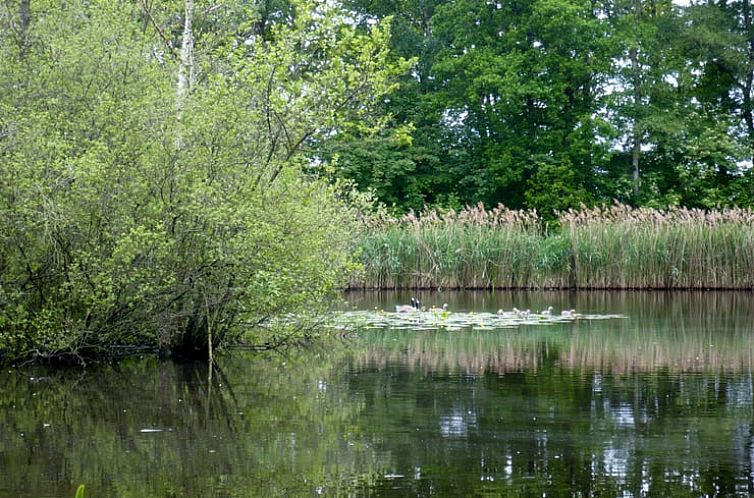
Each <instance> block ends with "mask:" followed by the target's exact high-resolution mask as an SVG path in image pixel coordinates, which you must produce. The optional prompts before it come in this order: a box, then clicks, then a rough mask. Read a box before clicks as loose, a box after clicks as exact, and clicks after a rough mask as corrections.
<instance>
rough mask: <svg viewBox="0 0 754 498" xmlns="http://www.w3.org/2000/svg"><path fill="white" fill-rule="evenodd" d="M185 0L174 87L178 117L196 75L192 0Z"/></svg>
mask: <svg viewBox="0 0 754 498" xmlns="http://www.w3.org/2000/svg"><path fill="white" fill-rule="evenodd" d="M185 1H186V15H185V20H184V24H183V39H182V42H181V59H180V62H179V65H178V87H177V89H176V99H175V101H176V109H177V110H178V119H179V120H180V118H181V115H182V113H183V105H184V103H185V102H186V95H188V93H189V91H190V90H191V87H192V86H193V85H194V79H195V78H196V75H195V73H194V33H193V31H192V28H191V21H192V17H193V12H192V10H193V8H192V0H185Z"/></svg>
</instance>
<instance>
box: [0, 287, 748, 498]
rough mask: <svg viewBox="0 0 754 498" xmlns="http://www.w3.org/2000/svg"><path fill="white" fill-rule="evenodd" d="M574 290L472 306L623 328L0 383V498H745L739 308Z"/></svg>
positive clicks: (713, 301)
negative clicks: (575, 314)
mask: <svg viewBox="0 0 754 498" xmlns="http://www.w3.org/2000/svg"><path fill="white" fill-rule="evenodd" d="M577 296H578V295H577ZM581 296H582V297H573V296H570V295H568V294H563V295H560V294H558V295H555V294H541V295H539V294H527V295H512V294H511V295H505V294H502V295H499V296H496V297H495V299H492V298H490V299H489V300H488V301H486V305H487V306H488V308H489V309H497V308H498V307H503V306H501V304H502V305H507V306H505V307H508V308H509V307H511V306H512V305H516V304H522V306H519V307H530V308H533V309H538V308H540V307H541V306H536V305H537V304H539V303H540V302H541V303H546V302H550V303H552V304H553V305H554V306H556V309H559V308H560V307H561V305H566V306H562V307H567V308H571V307H575V308H577V309H589V310H590V311H593V312H612V313H615V312H618V313H623V314H626V315H628V316H629V318H628V319H627V320H622V321H617V322H616V321H610V322H597V323H579V322H577V323H575V324H564V325H557V326H551V327H544V328H542V327H540V328H521V329H517V330H507V331H503V332H491V331H484V332H454V333H437V332H425V331H422V332H410V331H409V332H406V331H400V332H390V331H381V332H375V333H370V334H362V335H359V336H357V337H355V338H354V339H352V340H351V341H350V342H348V343H346V344H342V343H337V344H330V343H329V344H325V345H323V346H322V347H321V348H319V349H317V350H303V349H291V350H288V351H284V352H278V353H274V354H247V353H243V352H235V353H232V354H230V355H227V356H224V357H222V358H220V361H219V365H218V369H217V370H215V371H214V373H213V376H212V382H211V383H209V382H208V375H207V373H208V371H207V365H206V364H176V363H171V362H160V361H158V360H156V359H151V358H146V359H132V360H129V361H126V362H123V363H121V364H118V365H116V366H100V367H97V368H95V369H91V370H89V371H87V372H86V373H81V372H74V371H71V370H67V371H45V370H43V369H41V368H34V369H31V370H12V371H10V372H9V371H4V372H3V373H2V374H0V386H1V387H2V390H1V391H0V496H14V497H15V496H20V497H52V496H55V497H58V496H73V494H74V492H75V487H76V485H77V484H78V483H81V482H83V483H86V485H87V495H88V496H108V497H143V496H155V497H170V496H216V497H236V496H238V497H241V496H318V495H321V496H542V495H543V494H547V496H700V495H709V496H735V495H740V496H748V495H750V494H754V486H753V484H752V483H754V465H753V463H754V462H753V460H754V431H753V429H752V419H753V418H754V414H753V413H752V401H753V393H752V368H751V366H752V358H754V334H752V332H751V330H750V325H749V321H748V319H747V318H748V317H749V316H751V312H752V310H751V309H750V307H751V304H749V303H748V300H747V299H743V298H741V297H740V296H742V295H741V294H715V295H707V296H706V297H704V296H701V295H699V296H697V295H693V294H684V295H653V294H633V295H617V296H616V295H614V294H613V295H610V294H608V295H602V294H594V295H586V296H584V295H581ZM620 296H623V297H621V299H619V297H620ZM451 297H452V296H451ZM493 297H494V296H493ZM378 299H379V298H378ZM463 299H467V300H469V302H471V300H472V299H479V296H475V297H473V298H472V297H463V296H461V297H459V298H458V299H457V300H456V302H455V308H454V304H451V309H458V308H460V307H461V306H462V303H461V301H462V300H463ZM558 299H560V301H558ZM570 299H576V300H577V302H573V301H570V302H569V300H570ZM579 299H582V300H585V301H581V302H579V301H578V300H579ZM423 300H424V301H425V302H431V299H427V298H426V297H424V299H423ZM441 300H442V301H444V302H445V301H447V302H449V303H452V302H453V301H452V299H447V296H443V298H442V299H441ZM506 300H507V301H506ZM514 300H519V301H521V302H519V301H514ZM361 305H363V306H365V307H366V306H369V307H370V309H371V307H372V306H373V304H372V303H370V302H367V301H364V302H363V303H362V304H361ZM527 305H528V306H527ZM472 306H478V302H475V303H472V304H470V305H469V306H468V307H469V308H471V307H472ZM478 307H480V308H481V306H478ZM142 430H144V431H145V432H142ZM28 476H34V478H33V479H30V478H29V477H28Z"/></svg>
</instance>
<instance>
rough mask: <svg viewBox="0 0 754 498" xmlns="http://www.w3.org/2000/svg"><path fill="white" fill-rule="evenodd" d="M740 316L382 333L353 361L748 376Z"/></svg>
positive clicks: (749, 354)
mask: <svg viewBox="0 0 754 498" xmlns="http://www.w3.org/2000/svg"><path fill="white" fill-rule="evenodd" d="M746 320H747V318H746V315H733V316H730V317H722V318H720V319H719V320H718V319H716V317H715V315H714V314H713V312H712V310H708V313H699V314H690V315H683V314H670V315H666V316H663V317H659V316H657V315H653V313H652V310H650V311H649V312H648V314H647V315H645V316H644V317H632V318H631V319H628V320H623V321H609V322H607V321H605V322H576V323H573V324H567V325H558V326H552V327H548V328H546V329H539V330H535V329H534V328H525V327H524V328H520V329H517V330H501V331H494V332H491V331H484V332H482V331H474V332H455V333H442V332H441V333H412V334H403V335H401V336H398V337H396V335H392V334H387V335H383V336H381V337H382V339H379V338H378V337H377V336H375V337H373V338H370V339H366V340H367V342H368V343H370V345H369V347H367V348H366V349H365V350H364V353H363V354H362V355H361V356H360V358H359V360H358V364H359V365H361V366H366V365H370V366H373V367H377V368H383V367H385V366H387V365H388V364H394V363H397V364H401V365H404V366H405V367H406V368H408V369H413V370H419V371H421V372H424V373H432V372H438V371H439V372H450V371H452V372H456V373H462V374H465V375H475V374H481V373H485V372H487V373H489V372H494V373H497V374H500V375H501V374H505V373H509V372H522V371H525V370H528V371H533V372H536V371H538V370H539V369H541V368H544V367H545V366H547V367H550V368H565V369H568V370H598V371H602V372H611V373H615V374H625V373H630V372H635V371H640V372H651V371H657V370H668V371H675V372H751V371H752V367H754V335H752V334H751V332H750V330H749V328H748V327H747V326H746Z"/></svg>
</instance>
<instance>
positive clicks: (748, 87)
mask: <svg viewBox="0 0 754 498" xmlns="http://www.w3.org/2000/svg"><path fill="white" fill-rule="evenodd" d="M742 7H743V9H742V10H743V17H744V26H743V28H744V32H745V33H746V35H747V36H748V37H749V51H748V54H747V61H748V63H749V64H748V66H749V67H751V64H752V62H754V33H752V22H751V21H752V20H751V5H750V3H749V0H744V1H743V5H742ZM753 86H754V72H752V70H751V69H747V70H746V78H745V80H744V88H743V109H742V113H743V118H744V121H745V123H746V132H747V133H748V135H749V136H748V139H749V147H750V148H751V149H752V152H754V115H753V113H754V109H752V98H751V97H752V95H751V94H752V87H753Z"/></svg>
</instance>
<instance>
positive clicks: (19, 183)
mask: <svg viewBox="0 0 754 498" xmlns="http://www.w3.org/2000/svg"><path fill="white" fill-rule="evenodd" d="M272 3H273V2H256V3H255V2H251V3H244V2H227V3H222V4H220V3H216V2H209V1H205V0H180V1H178V0H176V1H167V2H152V1H148V0H143V1H116V2H113V1H110V0H64V1H50V0H17V1H4V2H0V61H1V63H0V359H2V357H3V356H5V357H6V358H11V359H12V358H21V357H43V358H44V357H60V356H64V355H69V356H70V357H73V358H80V357H85V356H91V355H102V354H117V353H118V352H122V351H133V350H135V349H139V348H149V349H159V350H163V351H172V352H177V353H181V354H186V355H190V356H194V355H198V354H201V355H204V354H206V353H207V352H208V350H210V351H211V348H212V346H217V345H219V344H222V343H224V342H225V341H227V340H228V339H229V338H230V337H231V336H236V335H237V334H238V333H239V332H242V331H249V330H253V331H256V333H255V335H254V337H253V339H254V343H255V344H256V345H262V346H264V345H267V346H269V345H274V344H277V343H279V342H281V341H284V340H286V339H288V338H289V337H291V334H294V332H296V331H295V330H291V331H285V333H284V335H280V334H279V333H277V332H276V333H275V334H272V335H271V334H269V333H266V332H265V331H266V330H267V329H266V328H265V325H266V324H268V323H269V322H270V319H271V318H272V317H275V316H279V315H281V314H287V313H297V315H298V316H302V315H305V314H306V313H307V312H311V313H314V312H316V311H317V310H319V309H320V308H322V307H323V306H326V305H327V303H328V297H329V296H332V295H333V293H334V292H337V291H338V290H339V289H341V288H342V287H343V285H344V282H345V279H346V276H347V274H348V272H349V271H350V269H351V266H352V260H351V250H350V245H351V244H352V237H353V232H354V230H355V227H354V220H355V219H356V216H355V213H354V211H353V210H352V208H351V207H350V206H351V205H353V203H351V202H348V197H349V195H350V194H349V191H348V190H345V189H343V188H341V187H339V186H338V185H335V186H333V185H332V183H331V182H329V181H327V180H325V179H322V178H320V176H319V175H317V174H316V172H312V171H311V168H308V169H307V172H306V173H304V172H303V171H302V168H303V165H304V164H305V163H306V161H305V156H304V155H303V154H302V152H301V150H302V147H303V146H304V145H305V144H306V143H308V142H309V141H316V140H318V139H320V138H321V137H327V136H329V135H331V134H332V130H333V129H334V128H335V127H336V125H337V126H344V123H345V124H347V123H351V122H358V123H359V124H361V125H363V124H368V122H369V119H368V118H369V116H370V113H371V110H372V108H373V105H372V104H373V103H374V101H375V100H376V99H379V98H380V96H381V95H382V94H384V93H385V92H387V91H388V90H389V89H390V87H391V85H392V79H393V78H392V74H393V73H394V72H397V71H403V70H404V69H405V68H404V67H402V65H401V64H400V63H399V64H397V65H396V64H394V63H391V62H390V61H387V60H386V56H387V47H386V42H387V39H388V36H389V32H388V30H387V27H386V26H383V25H379V24H377V25H375V26H374V27H373V28H372V29H370V30H369V31H357V30H356V28H355V27H354V26H352V25H351V24H349V23H348V22H347V21H348V19H349V14H348V13H347V12H344V11H342V10H341V9H340V8H339V7H338V6H336V5H331V4H329V3H328V4H323V3H322V2H316V1H310V0H300V1H299V0H297V1H291V2H285V4H284V5H274V6H273V5H272ZM296 330H299V329H296Z"/></svg>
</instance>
